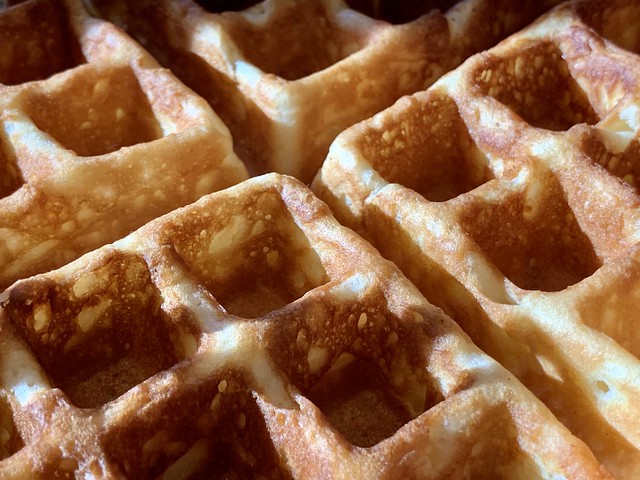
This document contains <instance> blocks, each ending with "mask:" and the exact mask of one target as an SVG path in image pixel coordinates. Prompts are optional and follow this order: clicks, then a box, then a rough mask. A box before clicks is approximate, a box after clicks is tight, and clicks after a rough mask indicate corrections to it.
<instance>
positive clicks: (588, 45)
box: [313, 0, 640, 479]
mask: <svg viewBox="0 0 640 480" xmlns="http://www.w3.org/2000/svg"><path fill="white" fill-rule="evenodd" d="M639 19H640V4H638V3H637V2H632V1H625V0H620V1H615V2H604V1H576V2H572V3H568V4H564V5H562V6H560V7H558V8H557V9H555V10H553V11H552V12H550V13H549V14H548V15H547V16H545V17H543V18H542V19H540V20H539V21H538V22H536V23H535V24H534V25H532V26H531V27H530V28H527V29H525V30H523V31H521V32H520V33H518V34H516V35H513V36H511V37H510V38H509V39H507V40H505V41H504V42H502V43H501V44H499V45H498V46H496V47H495V48H492V49H490V50H488V51H487V52H483V53H481V54H478V55H476V56H473V57H471V58H470V59H469V60H468V61H466V62H465V63H464V64H463V65H462V66H461V67H459V68H458V69H456V70H455V71H454V72H452V73H450V74H448V75H445V76H444V77H442V78H441V79H440V80H439V81H438V82H436V83H435V84H434V85H433V86H432V87H431V88H429V89H428V90H427V91H425V92H421V93H417V94H415V95H413V96H411V97H408V98H404V99H401V100H400V101H398V102H397V103H396V104H395V105H394V106H393V107H391V108H389V109H388V110H386V111H384V112H382V113H380V114H379V115H376V116H374V117H373V118H371V119H369V120H367V121H365V122H362V123H360V124H358V125H357V126H354V127H352V128H351V129H349V130H347V131H345V132H343V133H342V134H341V135H340V136H339V137H338V139H337V140H336V142H335V143H334V144H333V145H332V146H331V150H330V153H329V155H328V158H327V161H326V162H325V163H324V164H323V167H322V169H321V171H320V172H319V173H318V176H317V177H316V178H315V180H314V183H313V190H314V191H315V192H316V193H317V194H318V195H319V196H320V198H322V199H324V200H325V201H326V202H327V203H328V204H329V205H330V207H331V208H332V210H333V212H334V213H335V215H336V216H337V218H339V219H340V220H341V221H342V222H344V223H345V224H347V225H350V226H351V227H353V228H354V229H356V230H357V231H359V232H360V233H362V234H363V235H364V236H365V237H366V238H367V239H369V240H370V241H371V242H372V244H373V245H375V246H376V247H377V248H378V249H379V250H380V251H381V253H382V254H383V255H384V256H386V257H387V258H390V259H392V260H393V261H394V262H395V263H396V264H397V265H399V266H400V267H401V269H402V270H403V272H404V273H405V274H406V275H407V276H408V277H409V278H410V279H411V280H412V281H413V282H414V283H415V285H417V286H418V287H419V289H420V290H421V292H422V293H423V294H424V295H425V297H426V298H427V299H428V300H429V301H430V302H432V303H434V304H436V305H438V306H440V307H441V308H442V309H443V310H444V311H445V312H446V313H448V314H449V315H450V316H451V317H453V318H454V319H455V320H456V321H457V323H458V324H460V325H461V326H462V327H463V329H464V330H465V331H466V332H467V333H468V334H469V335H470V337H471V338H472V340H473V341H474V342H475V343H476V344H477V345H478V346H479V347H481V348H482V349H483V350H484V351H485V352H488V353H489V354H490V355H491V356H492V357H494V358H495V359H497V360H498V361H499V362H500V363H501V364H502V365H504V366H505V367H507V368H508V369H509V370H510V371H511V372H512V373H514V374H515V375H516V376H517V377H518V378H519V379H520V380H521V381H522V382H523V383H524V384H525V385H526V386H527V387H528V388H529V389H531V391H533V392H534V393H535V394H536V395H537V396H538V397H539V398H540V399H542V400H543V401H544V402H545V404H546V405H547V406H548V407H549V408H550V409H551V410H552V411H553V412H554V413H555V414H556V415H557V417H558V418H559V419H560V420H562V421H563V422H564V424H566V425H567V426H568V427H569V428H570V430H571V431H572V432H573V433H574V434H576V435H577V436H578V437H580V438H581V439H582V440H584V441H585V443H587V444H588V445H589V446H590V447H591V449H592V450H593V452H594V453H595V454H596V456H597V457H598V459H599V460H600V461H601V462H602V463H603V464H604V465H605V466H606V467H607V468H608V469H609V470H610V471H611V472H612V473H613V474H614V475H615V476H616V478H625V479H627V478H628V479H631V478H640V451H639V448H640V423H638V420H637V419H638V418H639V413H640V410H639V408H640V383H639V380H638V379H640V361H639V355H640V350H639V349H638V342H637V341H636V334H635V333H634V332H635V327H636V320H635V319H636V318H637V311H638V308H639V305H640V301H639V299H640V268H638V262H639V261H640V250H639V248H640V244H639V243H638V241H639V240H640V236H639V233H640V229H639V227H640V210H639V207H640V201H639V197H638V187H639V186H640V170H639V169H638V161H637V160H638V158H639V155H640V146H639V141H638V128H639V126H640V113H639V112H640V110H639V108H640V96H639V93H640V91H639V89H638V82H637V79H638V78H639V76H640V63H639V62H638V57H637V55H636V54H635V53H634V52H637V51H639V47H640V37H639V36H638V33H639V32H638V29H637V23H638V20H639Z"/></svg>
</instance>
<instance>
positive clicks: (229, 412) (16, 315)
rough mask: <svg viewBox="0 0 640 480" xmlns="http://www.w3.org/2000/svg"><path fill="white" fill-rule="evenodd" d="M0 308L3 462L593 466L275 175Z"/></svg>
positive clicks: (395, 277) (482, 470) (533, 471)
mask: <svg viewBox="0 0 640 480" xmlns="http://www.w3.org/2000/svg"><path fill="white" fill-rule="evenodd" d="M3 302H4V308H3V310H2V314H1V316H0V344H1V345H0V346H1V348H0V409H1V410H0V411H1V412H2V417H0V418H2V419H3V423H2V425H1V427H0V440H2V441H0V452H1V453H2V455H3V457H8V458H6V459H5V460H3V461H1V462H0V476H1V477H2V478H47V479H49V478H57V477H64V476H65V475H68V476H75V477H76V478H94V477H97V478H136V479H144V478H163V479H177V478H258V477H260V478H345V479H352V478H389V479H391V478H433V479H436V478H442V479H444V478H469V479H476V478H492V479H497V478H569V479H586V478H609V477H608V475H607V474H606V473H605V472H604V471H603V470H602V469H601V467H600V466H599V464H598V462H597V461H596V460H595V458H594V457H593V456H592V454H591V452H590V451H589V450H588V449H587V448H586V446H585V445H584V444H583V443H582V442H580V441H579V440H577V439H576V438H575V437H573V436H572V435H571V434H570V433H569V431H568V430H567V429H566V428H565V427H564V426H562V425H561V424H560V423H559V422H558V421H557V420H556V419H555V418H554V417H553V415H552V414H551V413H550V412H549V410H547V408H546V407H544V406H543V405H542V403H541V402H540V401H539V400H537V399H536V398H535V396H534V395H533V394H531V393H530V392H529V391H528V390H526V389H525V388H524V387H523V386H522V385H521V384H520V383H519V382H518V381H517V380H515V378H513V377H512V376H511V375H510V374H509V373H507V371H506V370H505V369H503V368H502V367H501V366H499V365H498V364H497V363H496V362H495V361H493V360H491V359H490V358H489V357H488V356H487V355H486V354H484V353H482V352H481V351H480V350H479V349H478V348H477V347H475V346H474V345H473V344H472V343H471V341H470V340H469V339H468V337H467V336H466V335H464V334H463V333H462V331H461V330H460V329H459V328H458V327H457V326H456V325H455V323H454V322H452V321H451V320H450V319H449V318H448V317H446V316H445V315H444V314H443V313H442V312H441V311H440V310H439V309H437V308H435V307H433V306H432V305H430V304H429V303H427V302H426V301H425V299H424V297H422V296H421V295H420V293H419V292H418V291H417V289H416V288H415V287H414V286H413V285H412V284H410V283H409V282H408V281H407V280H406V278H405V277H403V276H402V275H401V273H400V271H399V270H398V269H397V267H395V265H393V264H392V263H390V262H388V261H386V260H383V259H382V258H381V257H380V256H379V254H378V253H377V252H376V251H375V250H374V249H373V248H372V247H371V246H370V245H368V244H367V243H366V242H364V241H363V240H362V239H361V238H360V237H358V236H357V235H355V234H354V233H353V232H352V231H351V230H348V229H346V228H344V227H341V226H340V225H339V224H338V223H337V221H336V220H335V219H334V218H333V217H332V216H331V213H330V211H329V209H328V208H327V206H326V205H325V204H324V203H322V202H320V201H319V200H318V199H317V198H315V197H314V196H313V195H312V193H311V192H310V190H308V189H307V188H306V187H305V186H303V185H302V184H301V183H299V182H298V181H297V180H294V179H292V178H290V177H283V176H280V175H276V174H270V175H267V176H263V177H259V178H256V179H252V180H249V181H247V182H243V183H242V184H240V185H237V186H235V187H232V188H230V189H227V190H224V191H222V192H218V193H214V194H212V195H209V196H207V197H204V198H202V199H201V200H200V201H198V202H197V203H195V204H193V205H190V206H188V207H185V208H182V209H179V210H176V211H174V212H172V213H170V214H168V215H166V216H164V217H161V218H160V219H157V220H155V221H153V222H151V223H149V224H148V225H146V226H144V227H143V228H141V229H139V230H138V231H136V232H135V233H133V234H131V235H130V236H128V237H126V238H124V239H123V240H120V241H118V242H116V243H115V244H113V245H110V246H105V247H103V248H101V249H99V250H96V251H94V252H91V253H89V254H87V255H85V256H83V257H82V258H80V259H79V260H77V261H74V262H73V263H71V264H69V265H67V266H65V267H63V268H61V269H59V270H56V271H52V272H49V273H46V274H41V275H38V276H35V277H32V278H30V279H26V280H21V281H19V282H17V283H16V284H14V285H13V286H12V287H11V288H9V289H8V290H7V291H6V292H5V294H4V295H3Z"/></svg>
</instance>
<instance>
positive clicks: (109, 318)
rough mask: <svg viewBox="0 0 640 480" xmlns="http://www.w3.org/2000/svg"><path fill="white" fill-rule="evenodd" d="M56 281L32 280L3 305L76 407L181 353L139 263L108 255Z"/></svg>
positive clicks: (100, 400)
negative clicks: (97, 262)
mask: <svg viewBox="0 0 640 480" xmlns="http://www.w3.org/2000/svg"><path fill="white" fill-rule="evenodd" d="M100 262H101V263H100V264H98V265H93V268H92V269H90V270H88V271H87V272H86V273H83V272H79V273H78V274H76V275H75V276H72V277H70V278H69V280H68V281H66V282H65V283H64V284H52V283H49V282H47V281H44V280H40V281H38V280H34V281H33V282H26V283H23V284H20V285H19V286H17V287H16V288H15V289H14V290H13V291H12V294H11V297H10V300H9V302H8V304H7V307H6V308H7V314H8V318H9V320H10V321H11V323H12V324H13V325H14V327H15V329H16V331H17V332H18V333H19V334H20V336H21V337H22V338H23V339H24V341H25V342H26V344H27V345H28V346H29V347H30V348H31V350H32V351H33V353H34V354H35V356H36V358H37V359H38V362H39V363H40V364H41V365H42V367H43V369H44V371H45V372H46V374H47V376H48V377H49V378H50V379H51V381H52V382H53V384H54V385H55V386H57V387H59V388H60V389H61V390H63V391H64V392H65V393H66V395H67V396H68V397H69V399H70V400H71V401H72V402H73V403H74V404H75V405H77V406H79V407H86V408H92V407H99V406H101V405H103V404H104V403H106V402H109V401H111V400H113V399H115V398H117V397H119V396H120V395H122V394H123V393H125V392H126V391H127V390H129V389H130V388H132V387H134V386H135V385H138V384H139V383H141V382H142V381H144V380H145V379H147V378H148V377H150V376H152V375H154V374H155V373H157V372H159V371H162V370H165V369H168V368H170V367H171V366H172V365H173V364H175V363H176V362H178V361H180V360H181V359H182V358H184V356H185V355H186V354H187V353H189V352H187V351H186V350H188V348H186V347H185V346H187V347H188V345H189V343H195V341H196V340H195V338H193V337H192V338H193V340H192V341H191V342H188V341H185V339H184V338H185V336H186V335H190V333H189V332H187V331H181V330H180V329H178V328H177V327H176V326H171V325H170V321H169V319H168V318H167V317H166V314H164V313H163V311H162V310H161V309H160V303H161V297H160V294H159V292H158V291H157V290H156V288H155V286H154V285H153V283H152V282H151V279H150V277H149V272H148V270H147V267H146V264H145V263H144V261H142V260H141V259H140V258H138V257H136V256H134V255H125V254H122V253H111V254H107V255H105V257H103V258H102V259H101V260H100Z"/></svg>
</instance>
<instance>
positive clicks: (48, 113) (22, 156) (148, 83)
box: [0, 0, 247, 288]
mask: <svg viewBox="0 0 640 480" xmlns="http://www.w3.org/2000/svg"><path fill="white" fill-rule="evenodd" d="M0 44H1V45H2V47H1V48H0V127H1V128H0V197H2V198H1V199H0V264H1V265H2V268H1V269H0V288H6V287H7V286H8V285H10V284H11V283H13V281H15V280H16V279H18V278H22V277H25V276H28V275H32V274H35V273H39V272H43V271H47V270H50V269H51V268H55V267H58V266H61V265H63V264H65V263H67V262H69V261H70V260H72V259H74V258H77V257H78V256H80V255H81V254H83V253H85V252H87V251H89V250H93V249H94V248H96V247H99V246H101V245H104V244H106V243H108V242H112V241H113V240H116V239H118V238H121V237H122V236H124V235H126V234H127V233H129V232H131V231H132V230H134V229H135V228H138V227H139V226H141V225H143V224H144V223H146V222H147V221H149V220H151V219H152V218H155V217H157V216H158V215H161V214H163V213H166V212H168V211H170V210H173V209H174V208H177V207H179V206H182V205H186V204H188V203H191V202H193V201H195V200H196V199H198V198H199V197H200V196H202V195H204V194H207V193H210V192H212V191H215V190H218V189H220V188H224V187H227V186H230V185H233V184H234V183H237V182H239V181H241V180H244V179H246V178H247V173H246V169H245V167H244V165H243V164H242V163H241V162H240V161H239V160H238V158H237V157H236V156H235V154H234V153H233V149H232V143H231V137H230V136H229V132H228V130H227V129H226V127H225V126H224V124H223V123H222V122H221V121H220V119H219V118H218V117H217V116H216V115H215V114H214V113H213V112H212V111H211V108H210V107H209V105H207V103H206V102H204V101H203V100H202V99H201V98H200V97H198V96H197V95H195V94H194V93H193V92H192V91H191V90H189V89H188V88H186V87H185V86H184V85H183V84H182V83H180V82H179V81H178V80H177V79H176V78H175V77H174V76H173V75H172V74H171V73H169V72H168V71H166V70H164V69H162V68H161V67H160V66H159V65H158V64H157V62H156V61H155V60H154V59H153V58H152V57H151V56H149V54H148V53H146V52H145V51H144V50H143V49H142V48H140V47H139V46H138V45H137V44H136V43H135V42H134V41H132V40H131V39H130V38H129V37H127V36H126V35H125V34H123V33H122V32H121V31H120V30H119V29H117V28H116V27H114V26H113V25H111V24H109V23H107V22H104V21H101V20H96V19H93V18H91V17H90V16H89V15H88V14H86V12H85V10H84V9H83V8H82V5H79V4H75V3H74V2H71V1H70V2H67V3H63V2H61V1H53V0H42V1H39V0H36V1H32V2H27V3H25V4H21V5H17V6H14V7H12V8H9V9H7V10H5V11H4V12H0Z"/></svg>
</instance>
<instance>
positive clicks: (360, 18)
mask: <svg viewBox="0 0 640 480" xmlns="http://www.w3.org/2000/svg"><path fill="white" fill-rule="evenodd" d="M456 3H458V4H457V5H455V6H453V5H454V4H456ZM555 3H558V2H557V1H553V0H551V1H544V2H539V1H537V2H534V1H524V2H519V3H518V4H517V6H516V5H515V4H514V3H513V2H510V1H499V2H495V1H486V0H467V1H464V2H453V1H445V2H422V3H420V2H367V1H365V2H362V1H360V2H358V1H351V2H346V3H345V2H342V1H340V0H266V1H262V2H258V1H245V2H239V3H238V2H233V3H229V2H215V1H213V2H205V1H200V2H196V1H194V0H180V1H175V0H162V1H138V2H125V1H111V0H108V1H107V0H105V1H102V0H96V1H92V2H91V4H92V5H93V6H94V8H95V9H96V11H97V12H98V14H100V15H102V16H104V17H105V18H107V19H109V20H110V21H112V22H114V23H116V24H118V25H120V26H122V27H123V28H125V29H126V30H127V31H128V32H129V33H130V34H131V35H133V36H134V37H135V38H137V39H138V41H140V42H141V44H143V45H144V46H145V47H146V48H148V49H149V50H150V51H151V52H152V53H153V54H154V55H155V56H156V57H157V58H158V59H159V61H160V62H161V63H162V64H164V65H167V66H168V67H169V68H171V69H172V71H174V72H175V73H176V74H177V75H178V76H179V77H180V78H181V79H182V80H183V81H184V82H185V83H186V84H187V85H189V86H190V87H191V88H193V89H194V90H196V91H197V92H198V93H199V94H200V95H202V96H203V97H204V98H206V99H207V100H208V101H209V103H210V104H211V105H212V106H213V108H214V110H215V111H216V112H217V113H219V114H220V116H221V118H222V119H223V120H224V122H225V123H226V124H227V125H228V126H229V129H230V130H231V133H232V136H233V139H234V148H235V149H236V152H238V155H239V157H240V158H241V159H242V160H244V161H245V163H246V164H247V167H248V169H249V171H250V173H252V174H261V173H266V172H270V171H276V172H279V173H285V174H289V175H293V176H295V177H297V178H300V179H301V180H302V181H304V182H309V181H311V180H312V178H313V176H314V174H315V173H316V171H317V169H318V168H319V167H320V165H321V163H322V160H323V159H324V158H325V156H326V154H327V151H328V147H329V144H330V143H331V141H332V140H333V139H334V138H335V137H336V135H337V134H338V133H339V132H340V131H342V130H343V129H344V128H346V127H348V126H350V125H352V124H354V123H356V122H357V121H360V120H362V119H364V118H367V117H369V116H371V115H372V114H374V113H375V112H378V111H380V110H382V109H383V108H385V107H387V106H389V105H391V104H392V103H393V102H394V101H395V100H396V99H398V98H399V97H401V96H402V95H406V94H410V93H413V92H415V91H417V90H420V89H423V88H425V87H427V86H428V85H430V84H431V83H433V81H434V80H436V79H437V78H438V77H440V75H442V73H444V72H446V71H448V70H450V69H451V68H453V67H455V66H457V65H458V64H459V63H461V62H462V60H463V59H464V58H466V57H467V56H469V55H470V54H471V53H473V52H476V51H478V50H481V49H484V48H488V47H489V46H491V45H494V44H495V43H496V41H497V40H498V39H500V38H503V37H505V36H506V35H508V34H510V33H512V32H514V31H516V30H517V29H518V28H521V27H522V26H524V25H526V24H527V23H529V22H530V21H532V20H533V19H534V18H535V17H536V16H537V15H539V14H540V13H541V12H543V11H544V10H546V9H548V8H549V6H550V5H552V4H555ZM436 6H437V7H439V8H440V9H442V11H445V10H448V11H447V12H446V14H443V13H441V11H440V10H436V9H435V7H436ZM452 6H453V8H450V7H452ZM249 7H250V8H249ZM230 10H232V11H230ZM361 12H364V13H361Z"/></svg>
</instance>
